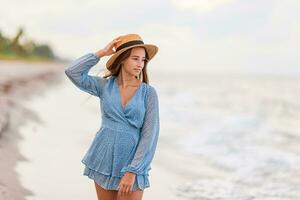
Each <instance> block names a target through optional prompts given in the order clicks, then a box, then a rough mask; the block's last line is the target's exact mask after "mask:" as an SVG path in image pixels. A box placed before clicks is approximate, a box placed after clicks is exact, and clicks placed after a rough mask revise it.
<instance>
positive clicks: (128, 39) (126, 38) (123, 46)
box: [106, 34, 158, 68]
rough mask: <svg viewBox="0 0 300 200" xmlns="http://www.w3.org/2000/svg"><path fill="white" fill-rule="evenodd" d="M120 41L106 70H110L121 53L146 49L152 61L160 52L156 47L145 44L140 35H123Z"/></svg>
mask: <svg viewBox="0 0 300 200" xmlns="http://www.w3.org/2000/svg"><path fill="white" fill-rule="evenodd" d="M118 39H120V40H121V41H120V42H118V43H116V46H115V48H116V52H115V53H114V54H113V55H112V56H111V57H110V58H109V60H108V61H107V63H106V68H109V67H110V66H111V65H112V64H113V63H114V61H115V60H116V58H117V57H118V56H119V55H120V54H121V53H123V52H124V51H126V50H127V49H130V48H133V47H145V49H146V51H147V53H148V55H149V60H151V59H152V58H153V57H154V56H155V54H156V53H157V51H158V47H157V46H156V45H153V44H144V42H143V39H142V38H141V37H140V36H139V35H138V34H127V35H121V36H120V37H119V38H118Z"/></svg>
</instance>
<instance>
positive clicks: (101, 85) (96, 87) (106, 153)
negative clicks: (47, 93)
mask: <svg viewBox="0 0 300 200" xmlns="http://www.w3.org/2000/svg"><path fill="white" fill-rule="evenodd" d="M157 51H158V47H157V46H155V45H153V44H144V42H143V40H142V38H141V37H140V36H139V35H137V34H127V35H122V36H119V37H117V38H116V39H114V40H113V41H111V42H109V43H108V44H107V45H106V46H105V47H104V48H103V49H100V50H99V51H97V52H95V53H87V54H86V55H83V56H82V57H80V58H78V59H76V60H75V61H73V62H72V63H71V64H70V65H69V66H68V67H67V68H66V69H65V73H66V75H67V76H68V77H69V79H70V80H71V81H72V82H73V83H74V84H75V85H76V86H77V87H78V88H80V89H81V90H83V91H85V92H88V93H90V94H92V95H94V96H97V97H99V99H100V110H101V118H102V119H101V128H100V129H99V131H98V132H97V133H96V135H95V137H94V139H93V141H92V142H91V145H90V147H89V149H88V150H87V152H86V154H85V155H84V157H83V159H82V163H83V164H84V165H85V169H84V172H83V174H84V175H85V176H88V177H89V178H91V179H92V180H94V182H95V187H96V192H97V196H98V199H101V200H124V199H130V200H140V199H142V196H143V191H144V189H145V188H148V187H150V183H149V179H148V178H149V171H150V170H151V166H150V164H151V162H152V160H153V157H154V153H155V150H156V146H157V141H158V136H159V129H160V123H159V103H158V95H157V92H156V89H155V88H154V87H153V86H151V85H149V81H148V75H147V63H148V62H149V61H150V60H151V59H152V58H153V57H154V56H155V54H156V53H157ZM110 55H112V56H111V57H110V58H109V60H108V61H107V63H106V68H107V70H108V74H106V75H105V76H103V77H100V76H91V75H88V72H89V70H90V69H91V68H92V67H93V66H94V65H96V64H97V63H98V61H99V60H100V58H102V57H104V56H110ZM83 120H84V119H83Z"/></svg>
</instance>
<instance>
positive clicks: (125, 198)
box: [117, 190, 144, 200]
mask: <svg viewBox="0 0 300 200" xmlns="http://www.w3.org/2000/svg"><path fill="white" fill-rule="evenodd" d="M143 193H144V190H137V191H134V192H131V193H129V194H128V195H122V196H120V195H118V196H117V200H142V197H143Z"/></svg>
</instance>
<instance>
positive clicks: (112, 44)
mask: <svg viewBox="0 0 300 200" xmlns="http://www.w3.org/2000/svg"><path fill="white" fill-rule="evenodd" d="M120 41H121V39H119V37H117V38H115V39H114V40H112V41H111V42H110V43H108V44H107V45H106V46H105V47H104V48H103V49H100V50H99V51H97V52H96V55H97V56H98V57H103V56H110V55H111V54H113V53H115V49H114V48H115V47H116V43H118V42H120Z"/></svg>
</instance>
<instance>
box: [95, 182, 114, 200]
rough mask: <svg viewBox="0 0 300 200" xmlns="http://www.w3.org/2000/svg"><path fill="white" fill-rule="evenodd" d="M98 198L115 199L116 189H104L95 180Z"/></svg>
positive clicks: (99, 199) (101, 199) (103, 199)
mask: <svg viewBox="0 0 300 200" xmlns="http://www.w3.org/2000/svg"><path fill="white" fill-rule="evenodd" d="M95 187H96V192H97V197H98V200H115V199H117V195H118V191H117V190H106V189H104V188H102V187H101V186H100V185H98V184H97V183H96V182H95Z"/></svg>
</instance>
